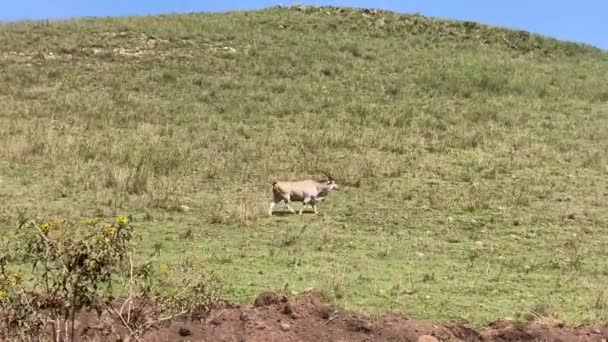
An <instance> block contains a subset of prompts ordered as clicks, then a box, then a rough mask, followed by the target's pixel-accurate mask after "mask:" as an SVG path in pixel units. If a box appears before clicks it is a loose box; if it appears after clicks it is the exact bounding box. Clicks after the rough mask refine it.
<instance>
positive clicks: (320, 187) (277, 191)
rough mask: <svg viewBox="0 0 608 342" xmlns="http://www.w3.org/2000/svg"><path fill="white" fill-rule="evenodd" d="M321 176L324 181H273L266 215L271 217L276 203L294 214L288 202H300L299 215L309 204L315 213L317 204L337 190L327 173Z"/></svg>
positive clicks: (336, 185)
mask: <svg viewBox="0 0 608 342" xmlns="http://www.w3.org/2000/svg"><path fill="white" fill-rule="evenodd" d="M323 174H325V176H326V177H327V179H324V180H313V179H305V180H297V181H275V182H274V183H272V197H273V198H272V203H270V209H268V214H269V215H271V216H272V209H273V208H274V206H275V205H277V204H278V203H281V202H282V203H283V205H284V206H285V207H287V209H289V211H291V212H292V213H294V214H295V213H296V211H295V210H293V209H292V208H291V207H290V206H289V202H292V201H295V202H302V208H300V211H299V214H300V215H302V211H303V210H304V208H305V207H306V205H308V204H310V205H311V206H312V208H313V210H314V211H315V214H318V212H317V203H318V202H321V201H322V200H324V199H325V197H326V196H327V195H328V194H329V192H330V191H332V190H338V184H336V181H335V180H334V178H333V177H332V176H331V175H330V174H329V173H328V172H325V171H323Z"/></svg>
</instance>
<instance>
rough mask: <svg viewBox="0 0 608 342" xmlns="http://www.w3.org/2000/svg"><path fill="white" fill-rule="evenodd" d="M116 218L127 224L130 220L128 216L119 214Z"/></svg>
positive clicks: (119, 221)
mask: <svg viewBox="0 0 608 342" xmlns="http://www.w3.org/2000/svg"><path fill="white" fill-rule="evenodd" d="M116 220H117V221H118V223H122V224H125V223H127V222H129V220H128V219H127V218H126V217H124V216H118V217H117V218H116Z"/></svg>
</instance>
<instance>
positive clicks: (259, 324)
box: [254, 321, 268, 330]
mask: <svg viewBox="0 0 608 342" xmlns="http://www.w3.org/2000/svg"><path fill="white" fill-rule="evenodd" d="M254 326H255V328H256V329H258V330H265V329H266V328H268V326H266V324H264V322H260V321H258V322H255V324H254Z"/></svg>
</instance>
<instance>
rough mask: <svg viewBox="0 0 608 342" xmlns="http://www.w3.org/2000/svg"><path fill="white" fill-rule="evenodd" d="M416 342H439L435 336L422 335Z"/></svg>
mask: <svg viewBox="0 0 608 342" xmlns="http://www.w3.org/2000/svg"><path fill="white" fill-rule="evenodd" d="M418 342H439V340H438V339H437V338H436V337H435V336H431V335H422V336H419V337H418Z"/></svg>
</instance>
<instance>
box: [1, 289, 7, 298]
mask: <svg viewBox="0 0 608 342" xmlns="http://www.w3.org/2000/svg"><path fill="white" fill-rule="evenodd" d="M6 295H7V293H6V291H4V290H0V298H4V297H6Z"/></svg>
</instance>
